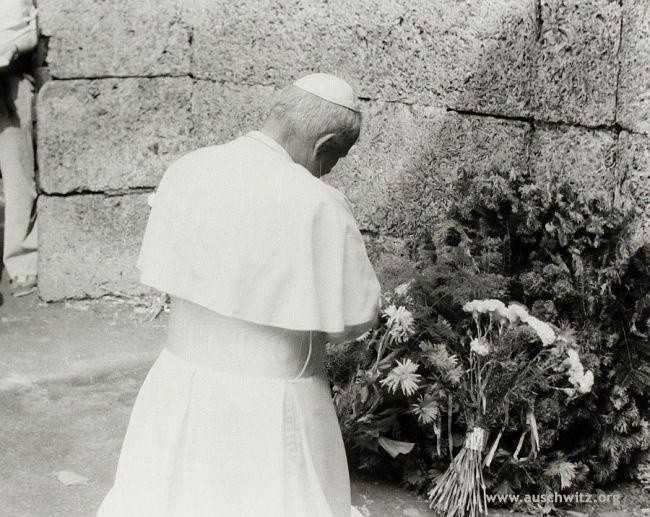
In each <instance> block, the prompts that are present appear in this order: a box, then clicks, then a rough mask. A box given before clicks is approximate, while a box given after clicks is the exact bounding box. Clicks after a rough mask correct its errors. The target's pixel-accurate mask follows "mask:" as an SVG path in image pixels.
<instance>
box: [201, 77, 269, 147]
mask: <svg viewBox="0 0 650 517" xmlns="http://www.w3.org/2000/svg"><path fill="white" fill-rule="evenodd" d="M275 92H276V89H275V88H272V87H269V86H246V85H242V86H234V85H231V84H224V83H219V82H214V81H205V80H197V81H195V82H194V86H193V93H192V128H193V130H192V147H193V148H198V147H203V146H207V145H214V144H221V143H224V142H226V141H228V140H230V139H232V138H234V137H236V136H239V135H241V134H244V133H246V132H248V131H250V130H253V129H259V128H260V127H261V124H262V122H263V121H264V118H265V117H266V114H267V113H268V109H269V107H270V105H271V99H272V97H273V95H274V93H275Z"/></svg>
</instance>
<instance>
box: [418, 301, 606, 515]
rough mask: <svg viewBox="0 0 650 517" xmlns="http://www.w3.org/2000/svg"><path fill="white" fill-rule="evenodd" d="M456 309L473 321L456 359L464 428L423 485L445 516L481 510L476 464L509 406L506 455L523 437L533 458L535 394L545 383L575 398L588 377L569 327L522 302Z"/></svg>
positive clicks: (484, 509)
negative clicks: (512, 418)
mask: <svg viewBox="0 0 650 517" xmlns="http://www.w3.org/2000/svg"><path fill="white" fill-rule="evenodd" d="M463 310H464V311H465V312H467V313H470V314H471V315H472V318H473V320H474V329H473V331H472V330H468V335H467V336H466V341H467V345H468V348H469V350H468V351H467V353H466V354H465V355H464V356H463V357H461V361H462V363H463V365H464V368H463V376H464V378H463V382H461V383H459V387H458V391H457V396H458V397H459V398H460V402H461V405H462V411H463V413H464V420H465V423H466V426H467V434H466V437H465V442H464V445H463V447H462V449H461V451H460V452H459V453H458V454H457V455H456V457H454V459H453V461H452V462H451V464H450V465H449V468H448V469H447V471H446V472H445V473H444V474H442V475H441V476H439V477H438V478H437V479H436V480H435V482H434V485H433V488H432V489H431V490H430V491H429V499H430V503H431V507H432V508H434V509H435V510H436V511H438V512H440V513H441V514H443V515H446V516H448V517H453V516H456V515H458V516H470V517H473V516H476V515H484V514H487V501H486V493H485V483H484V481H483V467H484V466H489V465H490V463H491V461H492V459H493V457H494V454H495V451H496V450H497V447H498V445H499V442H500V440H501V437H502V434H503V431H504V429H505V427H506V425H507V422H508V418H509V414H510V412H511V411H512V409H513V408H514V407H517V408H519V409H523V413H524V414H525V415H526V416H525V422H524V431H523V432H522V434H521V437H520V439H519V443H518V445H517V448H516V450H515V451H514V453H513V457H514V458H517V457H518V455H519V454H520V453H521V450H522V447H523V445H524V440H525V437H526V436H527V435H528V436H529V437H530V450H529V455H532V456H535V455H536V454H537V452H538V451H539V436H538V432H537V424H536V420H535V413H534V400H535V396H536V393H537V392H539V391H541V390H544V389H546V390H548V389H553V390H558V391H560V392H562V393H563V394H565V395H566V396H567V397H577V396H580V395H581V394H584V393H587V392H589V391H590V390H591V387H592V385H593V380H594V377H593V373H592V372H591V371H585V369H584V367H583V366H582V364H581V362H580V358H579V355H578V352H577V345H576V343H575V340H574V339H573V337H572V335H571V333H570V332H568V331H564V332H560V331H558V330H557V329H556V328H554V327H552V326H551V325H549V324H548V323H546V322H544V321H541V320H539V319H538V318H536V317H534V316H532V315H530V314H529V313H528V311H527V310H526V308H525V307H523V306H521V305H518V304H511V305H509V306H506V305H505V304H504V303H503V302H501V301H499V300H474V301H471V302H468V303H466V304H465V305H464V306H463ZM540 342H541V346H539V343H540ZM494 428H498V431H497V435H496V438H495V439H494V440H493V442H492V445H491V447H490V448H489V450H488V453H487V455H485V457H483V450H484V449H485V446H486V441H487V436H488V433H489V431H490V430H491V429H494Z"/></svg>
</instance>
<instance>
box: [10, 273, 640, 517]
mask: <svg viewBox="0 0 650 517" xmlns="http://www.w3.org/2000/svg"><path fill="white" fill-rule="evenodd" d="M0 293H1V294H2V298H1V299H0V443H2V444H3V453H2V454H3V458H2V460H3V468H2V481H0V501H3V503H2V509H1V513H2V515H3V517H41V516H43V517H45V516H47V517H57V516H66V517H76V516H91V515H94V512H95V510H96V508H97V506H98V505H99V502H100V501H101V499H102V497H103V496H104V494H105V493H106V492H107V490H108V488H109V487H110V485H111V482H112V478H113V474H114V471H115V464H116V462H117V456H118V453H119V449H120V445H121V441H122V438H123V434H124V430H125V428H126V424H127V421H128V416H129V414H130V410H131V406H132V404H133V401H134V399H135V396H136V394H137V390H138V389H139V386H140V384H141V382H142V379H143V378H144V375H145V374H146V372H147V370H148V368H149V366H150V364H151V362H152V361H153V359H154V358H155V356H156V355H157V354H158V352H159V351H160V349H161V347H162V345H163V343H164V333H165V332H164V330H165V326H166V321H165V315H164V314H163V315H162V316H160V317H159V318H157V319H155V320H153V321H147V320H148V318H149V308H148V307H146V305H145V306H143V305H140V304H139V303H138V302H137V300H135V299H129V298H123V299H121V300H119V299H116V298H110V297H109V298H106V299H103V300H100V301H74V302H73V301H70V302H63V303H56V304H44V303H42V302H39V300H38V298H37V297H36V296H29V297H25V298H21V299H19V300H16V299H14V298H12V297H11V295H10V294H9V286H8V285H7V282H6V280H5V281H4V282H2V283H1V284H0ZM118 298H119V297H118ZM353 478H354V479H353V482H352V492H353V503H354V504H355V505H356V506H357V507H358V508H359V509H360V510H361V512H362V513H363V514H364V515H366V517H394V516H408V517H416V516H427V515H434V514H433V513H431V512H430V511H429V510H428V506H427V503H426V501H425V500H424V499H422V498H418V497H417V496H416V495H414V494H413V493H411V492H409V491H407V490H404V489H403V488H400V487H394V486H389V485H386V484H384V483H382V482H378V481H375V480H372V479H367V478H359V477H356V476H353ZM612 490H613V491H614V490H618V491H619V492H620V493H621V501H622V505H619V506H611V505H610V506H609V507H599V508H597V509H596V507H591V508H576V513H574V514H572V515H573V516H574V517H578V516H585V515H597V514H598V515H601V516H603V517H604V516H609V517H613V516H617V517H623V516H629V515H650V511H648V512H647V513H645V514H644V513H643V509H644V508H648V507H650V494H648V493H647V492H645V493H644V492H642V491H640V490H639V489H638V488H637V487H635V486H622V487H619V488H613V489H612ZM608 493H609V491H608ZM595 510H597V511H598V513H597V514H596V513H594V511H595ZM578 512H579V513H578ZM490 515H492V516H494V517H499V516H502V517H505V516H512V517H516V516H522V515H523V514H515V513H510V512H508V511H503V510H500V511H496V510H495V511H491V512H490ZM569 515H571V514H569Z"/></svg>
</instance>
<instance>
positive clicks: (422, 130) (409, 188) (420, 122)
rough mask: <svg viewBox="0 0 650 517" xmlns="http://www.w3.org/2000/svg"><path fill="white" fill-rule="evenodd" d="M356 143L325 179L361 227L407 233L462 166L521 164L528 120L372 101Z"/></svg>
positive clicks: (436, 215)
mask: <svg viewBox="0 0 650 517" xmlns="http://www.w3.org/2000/svg"><path fill="white" fill-rule="evenodd" d="M365 113H366V115H367V116H366V120H365V122H364V126H363V127H362V133H361V137H360V139H359V143H358V145H357V146H355V147H353V148H352V151H351V152H350V154H349V155H348V158H346V159H345V160H343V161H341V163H340V165H338V166H337V168H335V169H334V172H333V173H332V176H331V178H329V179H328V180H327V181H329V182H330V183H331V184H333V185H334V186H336V187H337V188H339V189H340V190H342V191H343V192H344V193H346V195H347V196H348V198H349V199H350V201H351V202H352V205H353V207H354V210H355V215H356V217H357V220H358V222H359V224H360V226H361V228H362V229H364V230H366V231H370V232H377V233H381V234H385V235H393V236H397V237H406V236H409V235H413V234H422V233H423V232H428V231H429V230H430V229H432V228H433V226H434V225H435V224H436V223H437V222H439V221H440V219H441V218H442V217H443V216H444V215H445V213H446V210H447V208H448V205H449V200H450V197H449V192H450V189H451V187H452V186H453V184H454V181H455V180H456V178H457V177H458V172H459V171H460V170H461V169H463V170H465V171H467V172H469V173H471V174H485V173H487V172H488V171H502V172H503V173H504V174H508V173H509V172H510V171H511V170H524V169H525V168H526V166H527V162H526V148H527V143H528V139H529V132H530V128H529V125H528V124H526V123H522V122H513V121H504V120H499V119H494V118H490V117H479V116H470V115H459V114H456V113H454V112H450V111H446V110H443V109H436V108H428V107H409V106H404V105H402V104H396V103H372V104H371V105H370V106H369V107H368V108H367V109H366V110H365Z"/></svg>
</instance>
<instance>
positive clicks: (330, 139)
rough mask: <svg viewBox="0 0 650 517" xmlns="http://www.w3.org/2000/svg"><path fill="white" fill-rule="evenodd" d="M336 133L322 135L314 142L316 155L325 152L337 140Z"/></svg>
mask: <svg viewBox="0 0 650 517" xmlns="http://www.w3.org/2000/svg"><path fill="white" fill-rule="evenodd" d="M335 137H336V135H335V134H334V133H327V134H325V135H323V136H321V137H320V138H319V139H318V140H316V143H315V144H314V157H316V156H318V155H320V154H322V153H323V151H325V150H327V149H328V148H329V147H330V146H331V145H333V144H334V142H335Z"/></svg>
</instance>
